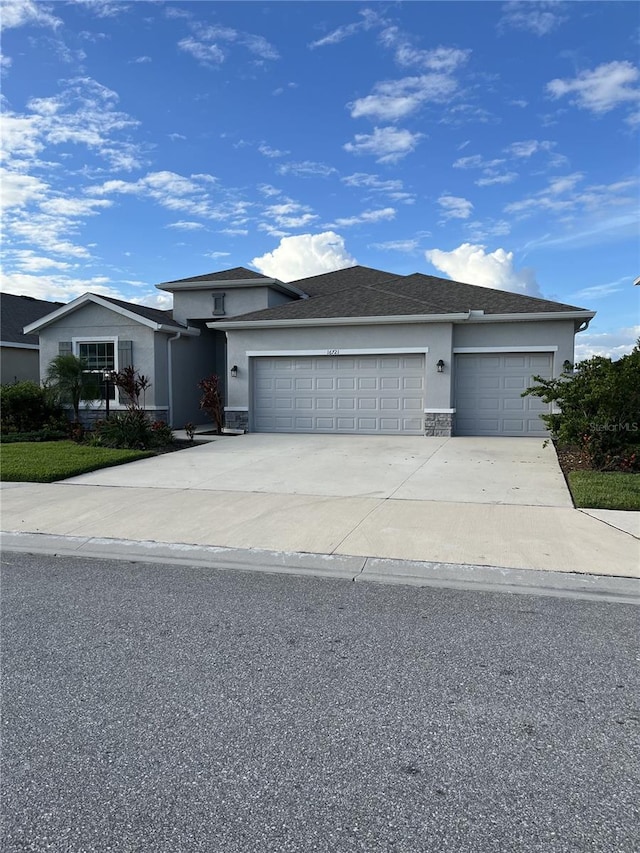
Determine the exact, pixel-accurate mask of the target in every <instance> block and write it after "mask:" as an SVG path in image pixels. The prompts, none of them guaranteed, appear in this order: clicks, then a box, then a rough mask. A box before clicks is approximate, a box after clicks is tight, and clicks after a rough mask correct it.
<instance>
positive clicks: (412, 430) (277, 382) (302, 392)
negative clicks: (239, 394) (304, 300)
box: [252, 355, 425, 435]
mask: <svg viewBox="0 0 640 853" xmlns="http://www.w3.org/2000/svg"><path fill="white" fill-rule="evenodd" d="M282 358H283V360H284V361H285V362H287V364H288V366H287V367H285V368H284V369H281V366H280V363H279V362H280V357H273V358H271V357H268V358H261V357H255V358H253V359H252V372H253V377H254V379H253V389H254V391H253V406H254V414H253V419H252V425H253V428H254V429H256V430H258V431H263V432H278V431H282V432H297V431H300V432H315V431H319V432H346V433H350V432H364V433H409V434H417V435H421V434H422V433H423V431H424V428H423V410H424V387H425V366H424V356H422V355H415V356H414V355H408V356H406V357H405V356H393V357H389V356H373V355H372V356H363V357H357V358H352V357H350V356H349V357H345V356H301V357H298V358H295V359H292V358H289V357H282ZM292 365H293V370H292V367H291V366H292ZM283 391H285V393H282V392H283ZM334 412H335V413H336V415H337V416H334V414H333V413H334ZM330 413H331V414H330ZM285 415H288V417H285ZM307 415H308V417H307ZM299 416H300V417H299Z"/></svg>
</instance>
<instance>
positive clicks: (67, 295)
mask: <svg viewBox="0 0 640 853" xmlns="http://www.w3.org/2000/svg"><path fill="white" fill-rule="evenodd" d="M0 289H1V290H3V291H5V292H7V293H17V294H21V293H24V294H26V295H28V296H34V297H35V298H36V299H50V300H54V301H57V302H70V301H71V300H72V299H75V298H76V297H77V296H81V295H82V294H83V293H87V292H88V291H91V292H92V293H98V294H101V295H103V296H113V297H114V298H115V299H124V298H126V297H124V296H122V294H121V293H120V292H119V291H118V290H117V289H116V288H114V287H112V286H111V285H110V279H109V278H107V277H106V276H92V277H89V278H72V277H71V276H68V275H64V274H63V273H62V274H60V273H52V274H49V275H47V274H43V273H40V274H38V275H31V274H30V273H21V272H15V273H4V274H3V275H2V280H1V283H0Z"/></svg>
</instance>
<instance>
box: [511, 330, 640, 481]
mask: <svg viewBox="0 0 640 853" xmlns="http://www.w3.org/2000/svg"><path fill="white" fill-rule="evenodd" d="M533 379H534V382H535V383H536V384H535V385H533V386H531V387H530V388H527V390H526V391H524V392H523V394H522V396H523V397H524V396H527V395H531V396H534V397H540V399H541V400H543V401H544V402H545V403H553V404H554V405H555V406H556V407H557V408H558V409H559V412H554V413H552V414H548V415H541V418H542V420H543V421H544V422H545V424H546V426H547V428H548V429H549V432H550V433H551V437H552V438H553V439H554V440H556V441H557V442H558V443H559V444H561V445H573V446H578V447H581V448H582V449H583V450H584V451H585V453H586V454H587V456H588V457H589V459H590V461H591V464H592V466H593V467H594V468H597V469H599V470H607V471H613V470H619V471H639V470H640V340H639V341H638V343H637V344H636V346H635V347H634V349H633V351H632V352H631V353H630V354H629V355H625V356H623V357H622V358H620V359H619V360H618V361H612V360H611V359H610V358H603V357H602V356H594V357H593V358H590V359H587V360H586V361H582V362H580V364H578V365H577V366H576V368H575V369H574V368H573V367H572V366H569V369H567V370H565V371H564V372H563V373H562V374H561V376H559V377H557V378H555V379H544V378H543V377H541V376H534V377H533Z"/></svg>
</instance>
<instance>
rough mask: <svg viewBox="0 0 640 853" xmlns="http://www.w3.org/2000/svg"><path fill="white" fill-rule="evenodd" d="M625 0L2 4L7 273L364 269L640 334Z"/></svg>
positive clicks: (634, 79) (638, 105)
mask: <svg viewBox="0 0 640 853" xmlns="http://www.w3.org/2000/svg"><path fill="white" fill-rule="evenodd" d="M639 24H640V21H639V17H638V6H637V4H635V3H633V2H602V3H600V2H560V3H552V2H528V1H527V2H507V3H494V2H408V3H379V2H374V3H364V4H363V3H350V2H268V3H263V2H241V0H236V2H223V3H220V2H205V0H203V1H202V2H175V0H174V2H114V0H82V2H81V1H80V0H75V2H53V3H46V2H33V0H15V2H13V0H5V2H2V26H3V34H2V52H3V55H2V75H3V79H2V92H3V94H2V107H3V117H4V121H3V123H4V137H3V145H2V153H3V170H4V171H3V178H2V187H3V189H2V196H3V200H4V204H5V209H4V212H3V230H4V238H3V239H4V248H3V275H2V289H3V290H6V291H9V292H13V293H25V294H30V295H33V296H37V297H39V298H44V299H56V300H61V301H68V300H70V299H72V298H75V297H76V296H78V295H80V294H81V293H84V292H86V291H88V290H90V291H93V292H96V293H103V294H107V295H113V296H120V297H121V298H124V299H129V300H131V301H134V302H139V303H142V304H150V305H160V306H161V307H170V298H169V296H168V294H166V295H163V294H161V293H160V292H159V291H158V290H156V289H155V288H154V285H155V284H156V283H158V282H162V281H167V280H171V279H176V278H183V277H187V276H192V275H199V274H202V273H206V272H211V271H215V270H220V269H224V268H227V267H233V266H247V267H251V268H253V269H256V270H259V271H261V272H264V273H265V274H267V275H273V276H275V277H278V278H280V279H282V280H285V281H286V280H292V279H296V278H301V277H303V276H305V275H313V274H316V273H319V272H325V271H328V270H331V269H337V268H340V267H344V266H348V265H351V264H353V263H356V262H357V263H360V264H364V265H367V266H372V267H378V268H381V269H386V270H390V271H393V272H397V273H399V274H407V273H412V272H416V271H418V272H424V273H427V274H431V275H440V276H442V277H444V278H452V279H456V280H460V281H468V282H471V283H473V284H480V285H483V286H488V287H499V288H504V289H508V290H513V291H516V292H519V293H527V294H532V295H542V296H544V297H545V298H548V299H556V300H558V301H563V302H569V303H571V304H575V305H579V306H582V307H586V308H591V309H594V310H597V312H598V315H597V317H596V319H595V320H594V321H593V322H592V324H591V327H590V329H589V330H588V331H587V333H585V334H581V335H580V336H579V337H578V347H577V353H578V355H579V356H580V357H586V356H588V355H590V354H591V353H594V352H598V353H602V354H607V355H609V354H610V355H613V356H616V355H619V354H621V353H623V352H628V351H629V350H630V349H631V347H632V345H633V343H634V341H635V339H636V338H637V337H638V336H639V335H640V313H639V309H640V305H639V299H638V297H639V296H640V287H635V288H634V286H633V280H634V278H636V277H637V276H638V275H639V274H640V263H639V258H638V178H639V176H638V165H639V160H638V147H637V145H638V140H637V130H638V125H639V123H640V71H639V69H638V53H639V51H638V47H639V44H640V26H639Z"/></svg>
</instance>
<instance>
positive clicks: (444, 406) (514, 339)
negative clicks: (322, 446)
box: [207, 266, 594, 436]
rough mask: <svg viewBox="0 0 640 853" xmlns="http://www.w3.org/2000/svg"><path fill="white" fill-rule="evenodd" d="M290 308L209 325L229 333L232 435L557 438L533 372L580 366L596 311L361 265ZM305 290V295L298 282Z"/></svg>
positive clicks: (325, 278) (314, 280)
mask: <svg viewBox="0 0 640 853" xmlns="http://www.w3.org/2000/svg"><path fill="white" fill-rule="evenodd" d="M292 285H293V286H294V287H295V288H296V289H298V290H299V291H301V292H302V295H301V296H300V297H298V298H292V299H290V300H289V301H287V302H283V303H282V304H280V305H277V306H274V307H269V308H264V309H262V310H260V311H252V312H249V313H245V314H243V315H241V316H235V317H233V318H228V319H223V318H220V319H217V320H213V321H210V322H209V323H207V325H208V326H209V328H211V329H216V330H220V331H224V332H225V333H226V336H227V364H228V365H229V366H230V367H229V371H228V393H227V406H226V413H227V421H228V424H229V425H232V426H236V427H243V428H246V429H249V430H251V431H257V432H323V433H324V432H329V433H331V432H336V433H365V434H376V433H380V434H392V435H395V434H410V435H420V434H425V435H445V436H448V435H452V434H453V435H505V436H506V435H510V436H541V435H545V434H546V430H545V428H544V424H543V422H542V421H541V420H540V417H539V415H540V413H542V412H544V411H548V407H547V406H545V405H544V404H543V403H542V402H541V401H540V400H539V399H538V398H535V397H524V398H523V397H522V396H521V395H522V392H523V391H524V390H525V389H526V388H527V387H528V386H529V385H530V384H531V380H532V376H533V375H537V374H539V375H542V376H546V377H550V376H557V375H559V374H560V373H561V372H562V370H563V366H564V364H565V362H567V361H569V362H572V363H573V358H574V336H575V334H576V332H578V331H582V330H584V329H586V328H587V326H588V324H589V321H590V320H591V319H592V318H593V316H594V312H592V311H587V310H585V309H582V308H577V307H575V306H572V305H564V304H561V303H557V302H551V301H548V300H544V299H538V298H533V297H528V296H521V295H519V294H514V293H509V292H505V291H502V290H495V289H492V288H488V287H478V286H474V285H470V284H463V283H460V282H455V281H450V280H448V279H441V278H436V277H433V276H426V275H422V274H419V273H416V274H414V275H410V276H396V275H393V274H392V273H387V272H383V271H381V270H373V269H368V268H366V267H361V266H355V267H350V268H347V269H344V270H339V271H337V272H333V273H326V274H324V275H320V276H314V277H311V278H308V279H302V280H300V281H296V282H293V283H292ZM290 286H291V285H290Z"/></svg>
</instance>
